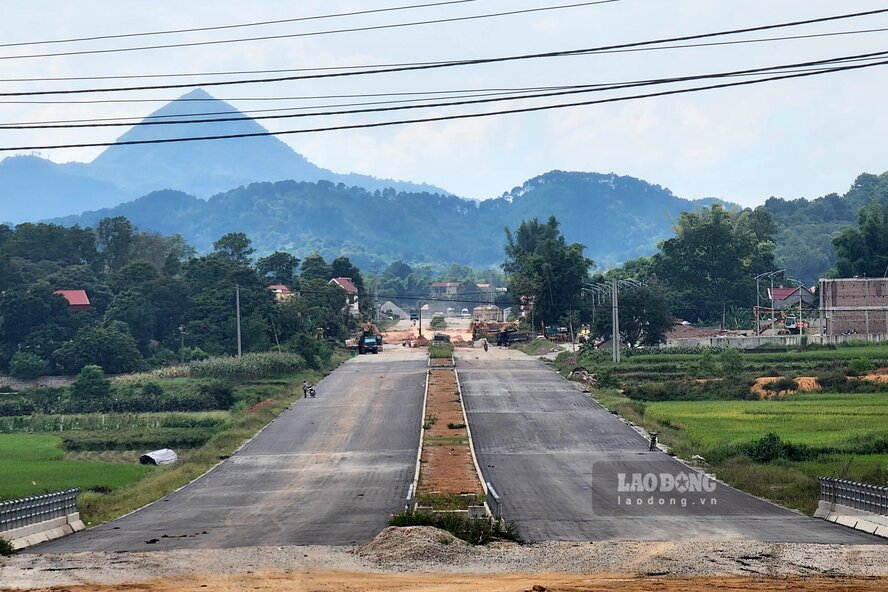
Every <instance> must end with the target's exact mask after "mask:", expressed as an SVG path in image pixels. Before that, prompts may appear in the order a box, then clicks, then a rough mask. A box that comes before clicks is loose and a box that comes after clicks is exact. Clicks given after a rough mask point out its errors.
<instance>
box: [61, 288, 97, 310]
mask: <svg viewBox="0 0 888 592" xmlns="http://www.w3.org/2000/svg"><path fill="white" fill-rule="evenodd" d="M55 294H58V295H60V296H63V297H64V298H65V300H67V301H68V308H69V309H70V310H76V311H87V310H92V304H90V302H89V296H87V295H86V290H56V291H55Z"/></svg>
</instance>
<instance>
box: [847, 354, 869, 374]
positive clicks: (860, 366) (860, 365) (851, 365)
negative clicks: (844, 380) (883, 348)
mask: <svg viewBox="0 0 888 592" xmlns="http://www.w3.org/2000/svg"><path fill="white" fill-rule="evenodd" d="M875 367H876V366H875V364H873V362H872V360H870V359H869V358H863V357H860V358H854V359H853V360H851V361H850V362H848V369H849V372H848V374H853V375H854V376H860V375H862V374H866V373H867V372H869V371H871V370H872V369H873V368H875Z"/></svg>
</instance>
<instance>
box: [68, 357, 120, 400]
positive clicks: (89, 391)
mask: <svg viewBox="0 0 888 592" xmlns="http://www.w3.org/2000/svg"><path fill="white" fill-rule="evenodd" d="M110 394H111V381H110V380H108V379H107V378H105V372H104V371H103V370H102V367H101V366H95V365H89V366H84V367H83V369H82V370H81V371H80V373H79V374H78V375H77V379H76V380H75V381H74V383H73V384H72V385H71V396H73V397H74V398H75V399H81V400H83V399H105V398H107V397H108V396H109V395H110Z"/></svg>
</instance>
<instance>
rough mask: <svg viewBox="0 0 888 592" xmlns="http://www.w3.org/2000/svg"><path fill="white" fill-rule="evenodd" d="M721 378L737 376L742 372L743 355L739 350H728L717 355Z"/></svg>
mask: <svg viewBox="0 0 888 592" xmlns="http://www.w3.org/2000/svg"><path fill="white" fill-rule="evenodd" d="M718 361H719V363H720V364H721V371H722V375H723V376H737V375H738V374H740V373H741V372H743V354H741V353H740V350H739V349H735V348H728V349H726V350H724V351H723V352H721V353H720V354H718Z"/></svg>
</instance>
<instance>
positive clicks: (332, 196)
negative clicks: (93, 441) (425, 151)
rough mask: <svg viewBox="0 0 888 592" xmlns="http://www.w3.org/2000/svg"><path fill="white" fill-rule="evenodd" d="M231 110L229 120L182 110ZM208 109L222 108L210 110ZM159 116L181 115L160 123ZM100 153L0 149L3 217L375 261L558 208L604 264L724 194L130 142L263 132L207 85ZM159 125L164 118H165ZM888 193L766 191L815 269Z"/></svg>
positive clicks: (565, 176)
mask: <svg viewBox="0 0 888 592" xmlns="http://www.w3.org/2000/svg"><path fill="white" fill-rule="evenodd" d="M221 113H224V115H222V116H221V117H224V118H230V119H234V121H231V122H226V123H222V122H212V123H207V124H205V125H204V124H184V123H182V121H185V120H188V121H193V120H200V119H205V118H219V117H220V114H221ZM211 114H212V115H211ZM156 121H177V122H179V124H178V125H173V126H156V125H153V123H149V122H156ZM144 122H145V123H146V125H139V126H135V127H133V128H132V129H130V130H129V131H127V132H126V133H124V134H123V135H122V136H121V137H120V138H119V140H118V142H117V143H116V144H115V145H114V146H111V147H109V148H108V149H106V150H105V151H104V152H103V153H102V154H100V155H99V156H98V157H97V158H96V159H95V160H93V161H92V162H90V163H65V164H57V163H54V162H51V161H48V160H45V159H42V158H39V157H36V156H15V157H10V158H6V159H5V160H3V161H0V222H2V221H9V222H20V221H36V220H52V221H55V222H59V223H63V224H68V225H73V224H80V225H87V226H91V225H95V224H96V223H97V222H98V221H99V220H100V219H101V218H104V217H108V216H118V215H122V216H126V217H128V218H129V219H131V220H132V221H133V222H134V223H135V224H136V225H137V226H138V227H139V228H140V229H142V230H146V231H155V232H159V233H162V234H180V235H182V236H183V237H184V238H185V239H186V240H188V241H189V242H190V243H191V244H193V245H194V246H195V247H196V248H197V249H198V250H199V251H201V252H206V251H208V250H209V249H210V248H211V247H212V243H213V241H214V240H216V239H218V238H219V237H220V236H222V235H223V234H225V233H227V232H245V233H247V235H248V236H249V237H250V238H251V239H252V240H253V243H254V246H255V247H256V249H257V254H258V255H264V254H267V253H270V252H272V251H275V250H286V251H289V252H292V253H293V254H295V255H297V256H305V255H307V254H310V253H312V252H314V251H318V252H320V253H321V254H323V255H324V256H326V257H336V256H338V255H341V254H342V255H348V256H349V257H350V258H351V259H352V260H353V261H355V262H356V263H357V264H359V265H360V266H362V267H367V268H368V269H373V268H375V267H377V266H383V265H385V264H387V263H388V262H390V261H392V260H395V259H401V260H403V261H406V262H410V263H450V262H452V263H461V264H466V265H473V266H490V265H498V264H499V263H500V262H501V261H502V258H503V245H504V242H505V234H504V231H503V229H504V228H505V227H510V228H516V227H517V226H518V225H519V224H520V223H521V221H522V220H525V219H529V218H533V217H536V218H539V219H546V218H548V217H549V216H555V217H556V218H557V219H558V220H559V221H560V222H561V228H562V230H563V232H564V234H565V236H566V238H567V240H569V241H571V242H574V241H575V242H580V243H582V244H584V245H586V247H587V251H586V253H587V255H588V256H589V257H591V258H592V259H594V260H595V261H596V263H597V264H598V266H599V268H608V267H611V266H613V265H617V264H619V263H622V262H623V261H626V260H628V259H632V258H635V257H638V256H641V255H649V254H651V253H653V252H654V251H655V250H656V245H657V243H658V242H659V241H661V240H663V239H665V238H668V237H671V236H672V235H673V220H675V219H676V218H677V217H678V216H679V214H680V213H681V212H683V211H688V210H694V209H697V208H700V207H702V206H704V205H707V204H709V203H712V202H713V201H715V200H714V199H713V198H709V199H704V200H694V201H692V200H686V199H682V198H680V197H677V196H675V195H673V194H672V192H670V191H669V190H668V189H666V188H663V187H660V186H659V185H654V184H651V183H648V182H645V181H642V180H639V179H636V178H633V177H629V176H619V175H615V174H601V173H587V172H564V171H551V172H548V173H546V174H543V175H539V176H537V177H534V178H532V179H530V180H528V181H526V182H524V183H523V184H522V185H520V186H518V187H515V188H513V189H512V190H510V191H507V192H505V193H503V194H502V195H501V196H499V197H496V198H493V199H488V200H484V201H480V202H479V201H475V200H468V199H462V198H459V197H457V196H454V195H451V194H449V193H447V192H446V191H444V190H442V189H439V188H436V187H433V186H430V185H424V184H416V183H409V182H401V181H391V180H386V179H378V178H375V177H371V176H367V175H358V174H354V173H351V174H339V173H334V172H332V171H329V170H326V169H323V168H320V167H318V166H316V165H314V164H312V163H311V162H309V161H308V160H307V159H306V158H305V157H303V156H302V155H300V154H298V153H297V152H295V151H294V150H292V149H291V148H290V147H289V146H288V145H287V144H285V143H284V142H282V141H280V140H278V139H277V138H275V137H274V136H270V135H259V136H255V137H250V138H239V139H229V140H219V141H212V142H209V141H200V142H198V141H195V142H182V143H167V144H163V143H161V144H141V145H130V144H126V142H133V141H136V142H138V141H143V140H152V139H163V138H169V137H173V136H177V137H183V136H189V135H192V136H200V135H223V134H265V133H266V130H265V128H263V127H262V126H261V125H260V124H259V123H258V122H257V121H255V120H253V119H251V118H249V117H247V116H246V115H244V114H242V113H240V112H238V111H237V110H236V109H234V108H233V107H232V106H231V105H229V104H228V103H225V102H224V101H219V100H217V99H214V98H213V97H211V96H210V95H209V94H207V93H206V92H204V91H203V90H200V89H198V90H195V91H192V92H190V93H188V94H186V95H184V96H183V97H181V98H179V99H177V100H175V101H172V102H171V103H169V104H167V105H166V106H164V107H163V108H161V109H159V110H158V111H156V112H154V113H152V114H151V115H150V116H148V117H146V118H145V120H144ZM158 128H162V129H158ZM873 198H875V199H877V200H879V201H880V202H882V203H883V204H888V174H883V175H880V176H876V175H869V174H863V175H861V176H860V177H858V179H857V180H856V181H855V182H854V184H853V185H852V187H851V189H850V190H849V191H848V193H847V194H845V195H842V196H839V195H835V194H831V195H828V196H825V197H822V198H818V199H815V200H811V201H809V200H805V199H799V200H792V201H786V200H782V199H779V198H773V197H772V198H770V199H769V200H768V201H767V202H766V203H765V204H764V205H763V206H760V207H762V208H764V209H765V210H767V211H768V212H769V213H770V214H771V216H772V218H773V220H774V222H775V227H776V230H777V234H776V236H777V255H778V260H779V263H781V264H782V265H783V266H785V267H787V269H788V270H789V273H790V274H791V275H794V276H795V277H799V278H802V279H803V280H804V281H806V282H811V281H813V280H814V279H816V277H817V276H818V275H819V274H822V273H823V272H825V271H826V270H827V269H828V268H829V267H830V265H831V264H832V262H833V261H834V259H835V253H834V252H833V250H832V237H833V236H835V235H836V234H837V233H838V232H840V231H841V230H842V229H843V228H846V227H848V226H851V225H853V224H854V223H855V220H856V212H857V210H858V208H859V207H861V206H862V205H865V204H866V203H867V202H868V201H869V200H870V199H873Z"/></svg>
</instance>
